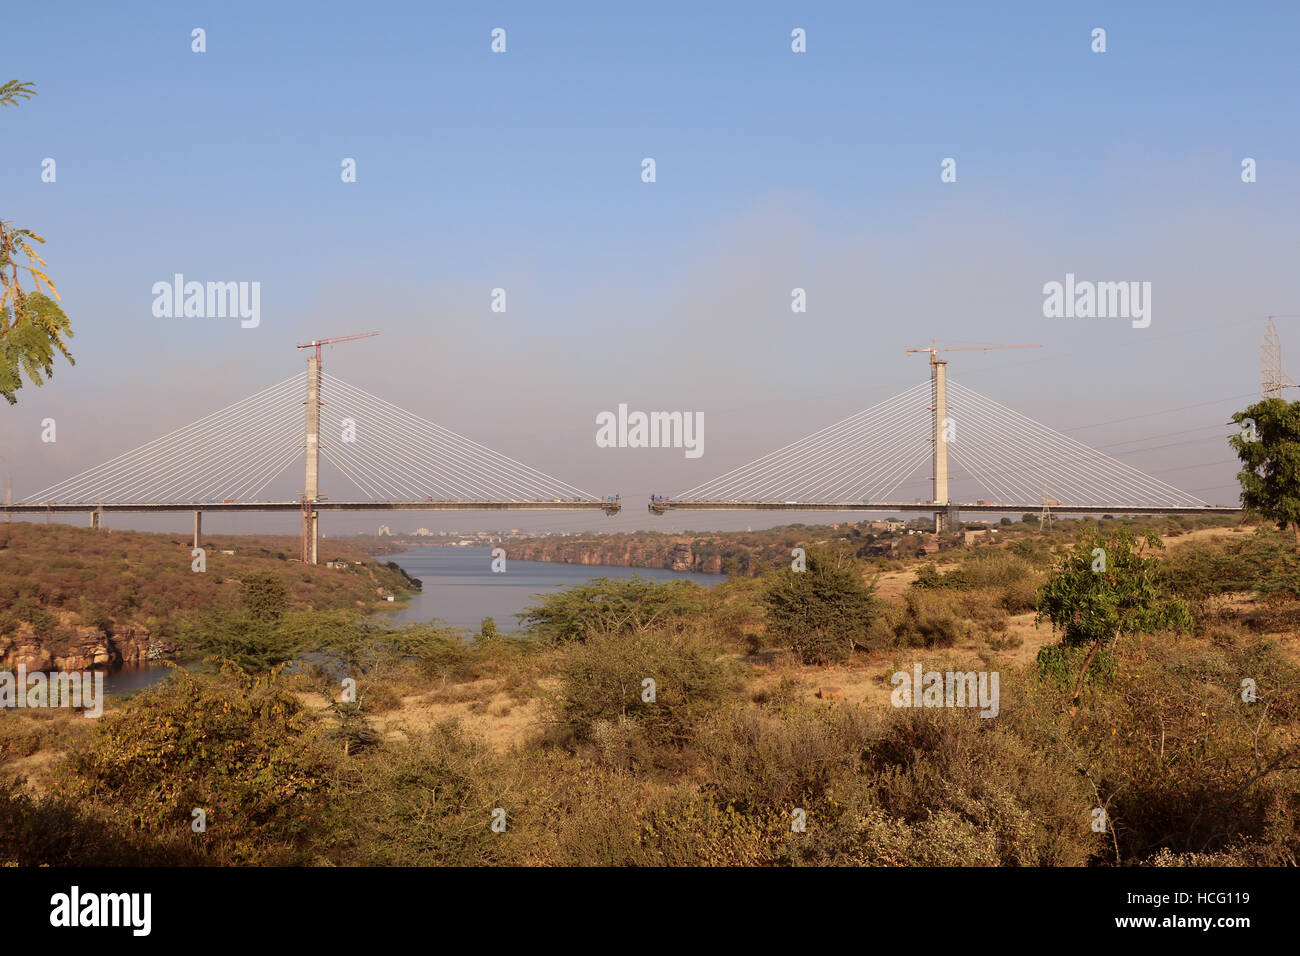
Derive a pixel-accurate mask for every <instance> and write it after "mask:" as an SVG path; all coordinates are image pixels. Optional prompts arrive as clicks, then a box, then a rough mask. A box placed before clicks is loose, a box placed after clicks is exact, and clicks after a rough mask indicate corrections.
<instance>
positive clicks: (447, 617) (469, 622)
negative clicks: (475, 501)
mask: <svg viewBox="0 0 1300 956" xmlns="http://www.w3.org/2000/svg"><path fill="white" fill-rule="evenodd" d="M375 560H377V561H395V562H397V564H398V565H399V566H401V568H402V569H403V570H405V571H406V573H407V574H409V575H411V577H413V578H419V579H420V583H421V584H422V585H423V590H421V591H419V592H417V593H416V594H413V595H412V596H411V597H410V598H409V599H408V604H407V606H406V607H396V608H394V609H392V610H387V609H381V610H380V611H379V612H378V613H377V614H376V618H377V619H378V620H381V621H389V622H392V623H396V624H422V623H424V622H427V621H431V620H438V621H441V622H442V623H443V624H446V625H449V626H451V627H461V628H465V629H466V630H470V631H475V632H477V631H478V629H479V626H480V625H481V624H482V623H483V619H484V618H485V617H490V618H492V619H493V620H495V621H496V625H497V630H499V631H501V632H502V633H503V634H509V633H511V632H513V631H517V630H518V629H519V620H518V618H516V617H515V615H516V614H517V613H518V612H520V611H522V610H523V609H524V608H526V607H528V606H529V605H531V604H534V603H536V596H537V595H538V594H551V593H554V592H556V591H559V590H560V589H562V588H566V587H570V586H572V585H574V584H582V583H583V582H585V581H587V580H589V579H591V578H599V577H609V578H630V577H632V576H633V575H640V576H641V577H643V578H645V579H647V580H650V581H672V580H677V579H686V580H690V581H696V582H698V583H700V584H702V585H704V586H705V587H712V586H713V585H715V584H718V583H719V582H721V581H723V580H724V578H723V576H722V575H720V574H694V573H690V572H685V571H664V570H661V569H659V568H619V567H607V566H602V565H585V564H556V563H551V562H548V561H515V560H509V559H507V562H506V570H505V571H504V572H493V571H492V550H491V549H490V548H411V549H410V550H408V551H404V552H402V553H401V554H395V555H386V556H384V557H379V558H376V559H375ZM169 673H171V668H169V667H165V666H163V665H161V664H148V665H145V666H143V667H122V668H118V669H117V670H115V671H110V672H108V673H106V674H105V676H104V693H105V694H129V693H132V692H133V691H138V690H143V689H144V688H146V687H151V686H153V685H154V684H156V683H158V682H159V681H160V680H162V679H164V678H165V677H166V676H167V675H168V674H169Z"/></svg>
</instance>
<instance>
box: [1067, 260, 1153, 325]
mask: <svg viewBox="0 0 1300 956" xmlns="http://www.w3.org/2000/svg"><path fill="white" fill-rule="evenodd" d="M1043 316H1044V317H1045V318H1048V319H1132V320H1133V328H1135V329H1145V328H1146V327H1147V326H1148V325H1150V324H1151V283H1150V282H1090V281H1088V280H1084V281H1082V282H1076V281H1075V279H1074V273H1073V272H1067V273H1066V274H1065V282H1064V283H1061V282H1047V283H1044V285H1043Z"/></svg>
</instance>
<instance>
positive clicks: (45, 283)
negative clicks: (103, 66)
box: [0, 80, 76, 405]
mask: <svg viewBox="0 0 1300 956" xmlns="http://www.w3.org/2000/svg"><path fill="white" fill-rule="evenodd" d="M35 95H36V90H35V88H34V87H33V86H32V84H31V83H27V82H22V81H18V80H10V81H8V82H7V83H4V84H3V85H0V105H2V106H13V105H16V104H17V103H18V101H19V100H21V99H30V98H31V97H33V96H35ZM43 242H45V239H44V238H43V237H41V236H38V235H37V234H36V233H34V232H32V231H31V230H30V229H17V228H14V226H13V225H12V223H10V222H7V221H5V220H2V219H0V395H3V396H4V398H5V400H6V401H7V402H8V403H9V404H10V405H13V404H16V403H17V401H18V399H17V396H16V394H15V393H16V392H17V391H18V389H20V388H22V385H23V377H24V376H26V378H27V380H28V381H29V382H31V383H32V384H33V385H37V386H40V385H43V384H44V383H45V379H47V378H49V377H50V376H51V375H53V374H54V355H55V353H56V352H57V353H59V354H61V355H62V356H63V357H64V358H65V359H67V360H68V363H69V364H76V363H75V362H74V361H73V358H72V354H71V353H70V352H69V351H68V346H67V342H66V339H68V338H71V337H72V326H71V324H70V323H69V322H68V317H67V315H65V314H64V312H63V309H62V308H61V307H60V306H59V304H58V302H57V301H56V300H57V299H58V298H59V293H58V290H57V289H55V288H54V282H53V280H51V279H50V277H49V275H47V274H46V272H45V270H44V266H45V260H44V259H42V258H41V256H40V254H39V253H37V252H36V249H35V246H34V245H33V244H34V243H43ZM23 260H26V261H25V262H24V261H23ZM19 270H22V271H24V272H26V273H28V274H29V276H30V277H31V279H32V282H33V284H34V286H35V289H34V291H32V292H27V291H25V290H24V289H23V287H22V283H21V282H19ZM51 297H52V298H51Z"/></svg>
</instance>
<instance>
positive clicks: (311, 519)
mask: <svg viewBox="0 0 1300 956" xmlns="http://www.w3.org/2000/svg"><path fill="white" fill-rule="evenodd" d="M306 458H307V478H306V482H305V484H304V486H303V493H302V561H303V563H304V564H316V559H317V551H318V548H317V539H318V534H319V530H318V528H317V515H316V509H315V508H314V507H313V506H314V505H315V503H316V499H317V497H318V495H319V493H320V359H319V358H318V357H317V356H315V355H309V356H307V455H306Z"/></svg>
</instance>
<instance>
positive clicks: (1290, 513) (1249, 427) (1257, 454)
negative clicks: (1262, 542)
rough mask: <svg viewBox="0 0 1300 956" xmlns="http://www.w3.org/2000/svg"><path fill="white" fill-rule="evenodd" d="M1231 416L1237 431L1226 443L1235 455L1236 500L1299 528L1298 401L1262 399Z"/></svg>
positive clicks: (1281, 525)
mask: <svg viewBox="0 0 1300 956" xmlns="http://www.w3.org/2000/svg"><path fill="white" fill-rule="evenodd" d="M1232 420H1233V421H1234V422H1236V423H1237V424H1238V425H1240V426H1242V429H1241V432H1240V433H1239V434H1237V435H1232V436H1231V437H1229V438H1228V443H1229V444H1230V445H1232V447H1233V449H1235V450H1236V452H1237V457H1239V458H1240V459H1241V464H1242V469H1241V471H1240V472H1239V473H1238V474H1237V480H1238V481H1239V482H1241V503H1242V506H1243V507H1245V508H1248V509H1250V510H1251V511H1256V512H1258V513H1259V514H1261V515H1263V516H1264V517H1266V518H1268V519H1269V520H1270V521H1274V522H1276V523H1277V526H1278V530H1280V531H1285V530H1286V529H1287V528H1288V527H1291V528H1295V529H1296V530H1297V532H1300V402H1287V401H1285V400H1283V399H1280V398H1267V399H1264V400H1263V401H1260V402H1256V403H1255V404H1254V405H1251V406H1250V407H1249V408H1247V409H1246V410H1245V411H1242V412H1237V413H1236V414H1235V415H1233V416H1232Z"/></svg>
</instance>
